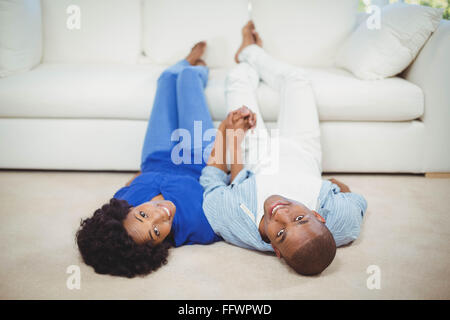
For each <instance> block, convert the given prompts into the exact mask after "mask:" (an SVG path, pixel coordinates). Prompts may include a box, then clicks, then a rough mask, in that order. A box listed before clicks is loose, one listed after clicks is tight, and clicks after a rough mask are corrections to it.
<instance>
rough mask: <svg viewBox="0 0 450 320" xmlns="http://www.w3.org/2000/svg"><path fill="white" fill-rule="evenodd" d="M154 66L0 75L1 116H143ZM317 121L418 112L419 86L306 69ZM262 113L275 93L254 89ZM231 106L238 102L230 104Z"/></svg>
mask: <svg viewBox="0 0 450 320" xmlns="http://www.w3.org/2000/svg"><path fill="white" fill-rule="evenodd" d="M163 70H164V67H163V66H154V65H119V64H111V65H110V64H57V63H46V64H42V65H40V66H38V67H37V68H36V69H34V70H32V71H30V72H26V73H22V74H17V75H13V76H10V77H8V78H5V79H2V80H1V81H0V105H1V106H2V107H1V108H0V117H31V118H35V117H40V118H102V119H107V118H115V119H142V120H145V119H148V117H149V115H150V111H151V107H152V103H153V98H154V95H155V92H156V80H157V78H158V76H159V74H160V73H161V72H162V71H163ZM307 73H308V74H309V77H310V79H311V82H312V85H313V90H314V92H315V94H316V100H317V105H318V109H319V116H320V119H321V120H331V121H333V120H336V121H340V120H343V121H345V120H346V121H404V120H411V119H415V118H418V117H420V116H421V115H422V114H423V94H422V90H421V89H420V88H419V87H418V86H416V85H414V84H412V83H410V82H408V81H406V80H404V79H402V78H389V79H384V80H377V81H364V80H359V79H357V78H356V77H354V76H353V75H352V74H351V73H350V72H347V71H345V70H341V69H335V68H324V69H314V68H309V69H307ZM226 75H227V69H225V68H218V69H211V70H210V74H209V82H208V86H207V88H206V91H205V94H206V98H207V102H208V105H209V107H210V110H211V115H212V117H213V119H214V120H220V119H224V118H225V115H226V106H225V95H224V90H225V78H226ZM257 95H258V100H259V103H260V108H261V112H262V115H263V118H264V119H265V120H267V121H274V120H276V119H277V115H278V110H279V105H278V94H277V93H276V92H275V91H273V90H272V89H271V88H269V87H267V85H265V84H264V83H262V84H261V85H260V87H259V88H258V92H257ZM237 107H238V106H237Z"/></svg>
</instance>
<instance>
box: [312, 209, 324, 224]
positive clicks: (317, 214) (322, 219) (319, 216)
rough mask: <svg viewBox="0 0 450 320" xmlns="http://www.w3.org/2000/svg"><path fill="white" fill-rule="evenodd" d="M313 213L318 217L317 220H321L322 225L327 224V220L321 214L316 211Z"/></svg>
mask: <svg viewBox="0 0 450 320" xmlns="http://www.w3.org/2000/svg"><path fill="white" fill-rule="evenodd" d="M312 212H313V213H314V215H315V216H316V218H317V220H319V221H320V222H322V223H325V219H324V218H323V217H322V216H321V215H320V214H319V213H317V212H316V211H314V210H313V211H312Z"/></svg>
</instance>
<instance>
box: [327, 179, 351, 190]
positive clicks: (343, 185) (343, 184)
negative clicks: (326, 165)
mask: <svg viewBox="0 0 450 320" xmlns="http://www.w3.org/2000/svg"><path fill="white" fill-rule="evenodd" d="M328 180H330V181H331V182H333V183H334V184H336V185H337V186H338V187H339V189H341V192H344V193H345V192H351V191H350V188H349V187H348V186H347V185H346V184H345V183H343V182H341V181H339V180H336V179H334V178H331V179H328Z"/></svg>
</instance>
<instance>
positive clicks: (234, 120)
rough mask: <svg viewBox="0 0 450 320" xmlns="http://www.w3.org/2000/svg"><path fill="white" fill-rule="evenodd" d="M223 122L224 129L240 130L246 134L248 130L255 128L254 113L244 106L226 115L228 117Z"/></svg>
mask: <svg viewBox="0 0 450 320" xmlns="http://www.w3.org/2000/svg"><path fill="white" fill-rule="evenodd" d="M224 121H225V127H226V129H233V130H238V129H241V130H243V131H244V132H247V130H248V129H253V128H255V126H256V113H254V112H253V111H251V110H250V109H249V108H247V107H246V106H242V107H240V108H239V109H236V110H234V111H231V112H230V113H228V116H227V118H226V119H225V120H224Z"/></svg>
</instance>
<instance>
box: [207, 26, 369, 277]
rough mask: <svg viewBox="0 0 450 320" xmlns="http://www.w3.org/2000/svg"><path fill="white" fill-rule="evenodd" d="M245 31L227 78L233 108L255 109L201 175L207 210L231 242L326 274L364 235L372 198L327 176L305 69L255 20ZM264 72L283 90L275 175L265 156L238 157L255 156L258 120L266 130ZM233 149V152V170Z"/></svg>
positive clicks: (242, 117)
mask: <svg viewBox="0 0 450 320" xmlns="http://www.w3.org/2000/svg"><path fill="white" fill-rule="evenodd" d="M242 34H243V43H242V46H241V48H240V49H239V51H238V53H237V54H236V60H237V62H239V64H238V65H237V67H236V68H234V69H233V70H232V71H231V72H230V73H229V75H228V78H227V88H226V98H227V105H228V108H229V109H233V108H235V107H236V106H242V105H245V106H248V107H249V108H250V109H252V110H253V111H254V112H252V111H250V110H249V109H247V108H246V107H243V108H241V109H240V110H238V111H236V112H234V113H231V114H230V115H229V117H228V119H227V120H228V121H225V122H223V123H222V124H221V126H220V127H219V132H218V136H220V135H221V136H222V137H226V135H227V133H226V131H227V130H233V132H234V134H235V135H234V138H233V139H232V140H233V142H235V143H230V141H229V140H227V139H225V138H223V139H220V138H218V136H216V140H215V145H214V149H213V152H212V153H211V157H210V159H209V161H208V165H207V166H206V167H205V168H203V170H202V175H201V177H200V184H201V185H202V186H203V188H204V201H203V210H204V212H205V215H206V217H207V219H208V221H209V223H210V225H211V227H212V228H213V230H214V232H215V233H216V234H217V235H219V236H220V237H222V238H223V239H224V240H225V241H227V242H229V243H232V244H234V245H237V246H240V247H244V248H249V249H254V250H260V251H274V252H275V253H276V255H277V256H278V257H279V258H284V259H285V261H286V262H287V264H288V265H289V266H291V267H292V268H293V269H294V270H295V271H296V272H298V273H300V274H303V275H314V274H319V273H321V272H322V271H323V270H324V269H325V268H327V267H328V266H329V265H330V263H331V262H332V261H333V259H334V256H335V254H336V247H339V246H342V245H345V244H348V243H350V242H352V241H353V240H355V239H356V238H357V237H358V235H359V232H360V225H361V222H362V218H363V215H364V213H365V211H366V208H367V203H366V200H365V199H364V198H363V197H362V196H361V195H358V194H356V193H352V192H350V189H349V188H348V187H347V186H346V185H345V184H343V183H341V182H339V181H337V180H334V179H331V181H328V180H322V178H321V145H320V129H319V119H318V114H317V110H316V105H315V101H314V95H313V92H312V89H311V86H310V84H309V82H308V81H307V80H306V79H305V76H304V75H303V73H302V71H301V70H299V69H298V68H295V67H292V66H288V65H286V64H283V63H281V62H279V61H276V60H275V59H273V58H272V57H270V56H269V55H268V54H267V53H266V52H265V51H264V50H263V49H262V42H261V39H260V37H259V35H258V33H257V32H256V31H255V28H254V25H253V23H252V22H251V21H250V22H249V23H248V24H247V25H246V26H245V27H244V28H243V31H242ZM260 79H262V80H263V81H264V82H265V83H266V84H267V85H269V86H270V87H272V88H273V89H275V90H278V92H279V93H280V113H279V116H278V130H279V159H280V161H279V166H278V170H277V172H276V173H275V174H270V175H267V174H264V172H263V171H264V170H263V168H264V163H263V162H264V157H263V159H262V160H261V161H260V162H258V163H256V165H255V166H254V167H251V166H248V165H246V166H245V167H244V165H243V164H242V162H241V161H239V159H247V158H248V157H246V156H243V155H242V153H243V150H242V147H241V142H242V141H243V139H244V136H245V132H247V130H248V129H250V128H252V127H254V125H255V122H256V131H257V132H265V131H266V130H267V129H266V128H265V125H264V122H263V120H262V117H261V115H260V112H259V108H258V105H257V102H256V97H255V90H256V88H257V87H258V84H259V81H260ZM219 133H220V134H219ZM248 133H249V132H248ZM260 136H263V137H264V136H268V135H260ZM258 138H260V137H258ZM235 139H237V141H235ZM249 151H250V152H251V150H249ZM227 152H228V153H229V154H230V153H231V154H233V156H232V157H231V158H232V159H230V160H231V161H229V162H228V164H229V165H230V170H229V168H228V166H227V157H226V153H227ZM272 152H273V151H272ZM268 156H269V155H267V157H268ZM267 157H266V158H265V159H267ZM258 161H259V160H258ZM229 172H230V174H228V173H229Z"/></svg>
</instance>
